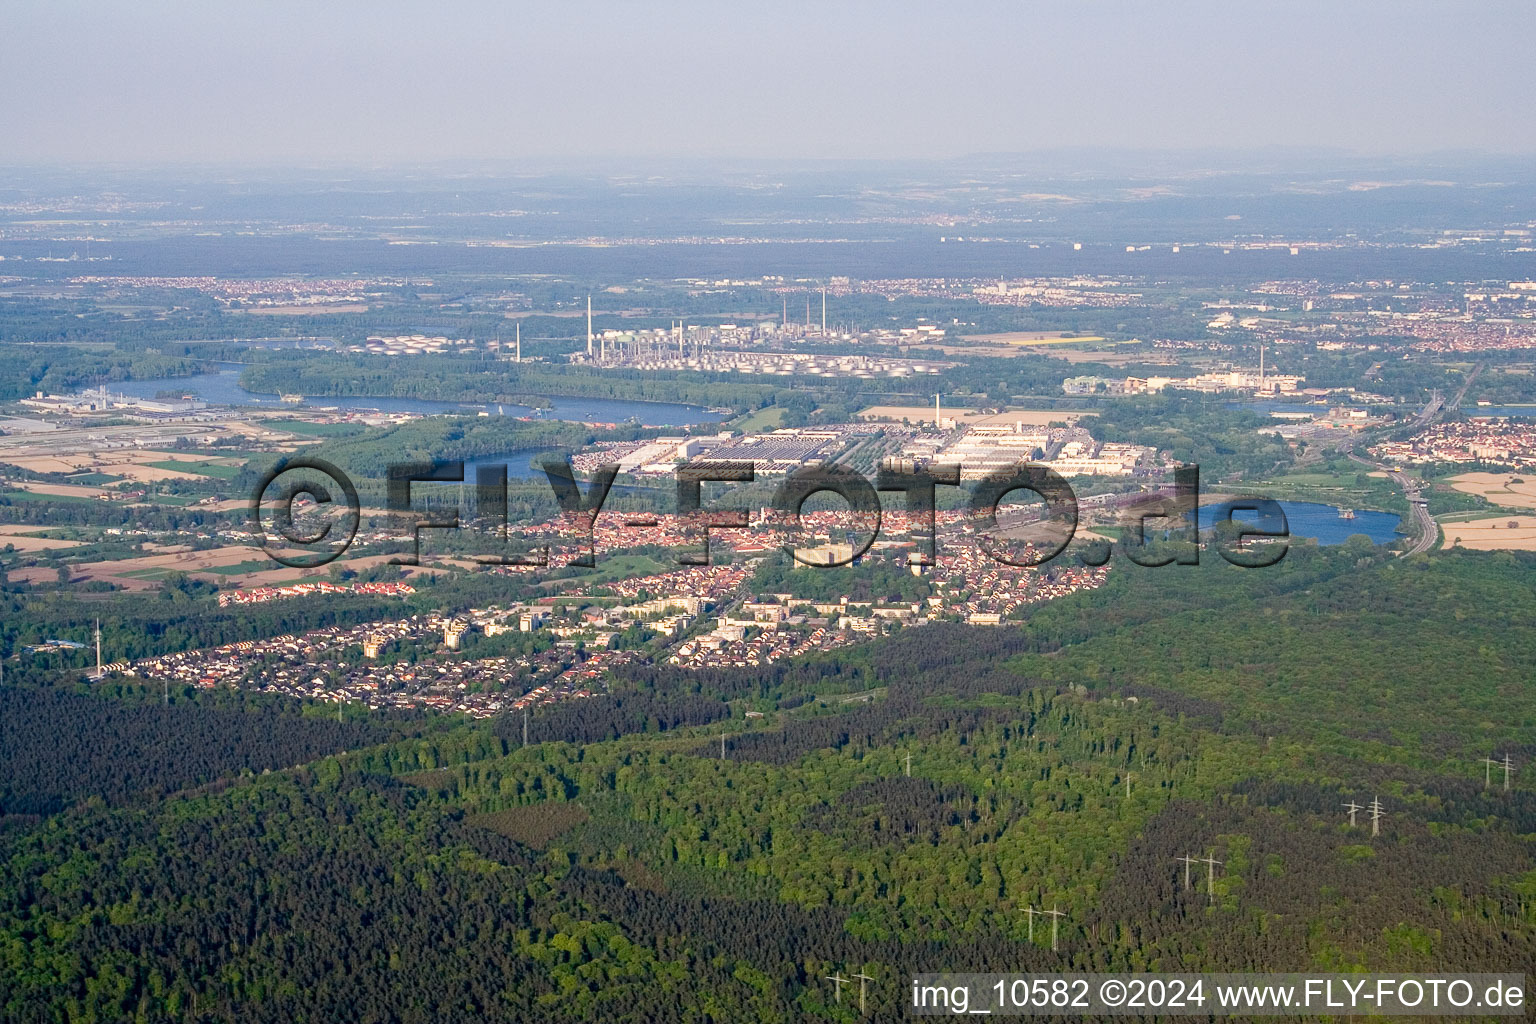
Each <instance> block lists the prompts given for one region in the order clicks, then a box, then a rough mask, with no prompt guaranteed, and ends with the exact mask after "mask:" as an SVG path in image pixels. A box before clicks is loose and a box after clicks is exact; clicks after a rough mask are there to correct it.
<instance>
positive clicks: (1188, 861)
mask: <svg viewBox="0 0 1536 1024" xmlns="http://www.w3.org/2000/svg"><path fill="white" fill-rule="evenodd" d="M1173 859H1174V860H1181V861H1183V862H1184V888H1186V889H1188V888H1189V868H1190V865H1192V864H1198V863H1200V858H1199V857H1191V856H1190V855H1189V854H1187V853H1186V854H1185V855H1184V856H1182V857H1175V858H1173Z"/></svg>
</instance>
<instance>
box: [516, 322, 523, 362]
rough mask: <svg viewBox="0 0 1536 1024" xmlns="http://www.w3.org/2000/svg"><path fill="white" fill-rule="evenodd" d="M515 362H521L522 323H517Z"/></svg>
mask: <svg viewBox="0 0 1536 1024" xmlns="http://www.w3.org/2000/svg"><path fill="white" fill-rule="evenodd" d="M517 361H518V362H522V361H523V322H522V321H521V320H519V321H518V322H517Z"/></svg>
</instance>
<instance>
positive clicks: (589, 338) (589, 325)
mask: <svg viewBox="0 0 1536 1024" xmlns="http://www.w3.org/2000/svg"><path fill="white" fill-rule="evenodd" d="M587 358H588V359H591V358H592V296H590V295H588V296H587Z"/></svg>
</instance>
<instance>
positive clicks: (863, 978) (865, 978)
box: [854, 972, 875, 1013]
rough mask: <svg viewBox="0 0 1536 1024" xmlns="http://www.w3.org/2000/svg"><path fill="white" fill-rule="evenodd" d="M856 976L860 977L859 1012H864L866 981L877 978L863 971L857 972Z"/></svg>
mask: <svg viewBox="0 0 1536 1024" xmlns="http://www.w3.org/2000/svg"><path fill="white" fill-rule="evenodd" d="M854 977H855V978H858V979H859V1012H860V1013H863V1012H864V983H865V982H869V981H874V980H875V979H874V978H871V977H870V976H869V975H867V974H864V973H862V972H861V973H859V974H855V975H854Z"/></svg>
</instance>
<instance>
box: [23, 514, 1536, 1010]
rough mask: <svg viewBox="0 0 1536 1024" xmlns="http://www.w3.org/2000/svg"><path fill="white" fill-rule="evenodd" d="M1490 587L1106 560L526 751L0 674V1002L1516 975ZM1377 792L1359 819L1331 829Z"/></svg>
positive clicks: (774, 1003)
mask: <svg viewBox="0 0 1536 1024" xmlns="http://www.w3.org/2000/svg"><path fill="white" fill-rule="evenodd" d="M1533 584H1536V559H1533V558H1531V557H1529V556H1521V555H1503V554H1475V553H1466V552H1444V553H1441V554H1439V555H1437V556H1436V557H1435V558H1434V559H1433V560H1428V559H1424V558H1417V559H1395V558H1393V557H1392V556H1391V555H1390V554H1388V553H1386V552H1385V551H1383V550H1381V549H1376V548H1372V547H1370V546H1368V545H1365V546H1362V545H1355V544H1346V545H1342V546H1340V547H1338V548H1334V549H1317V548H1298V549H1296V550H1294V551H1293V552H1292V553H1291V554H1290V556H1289V557H1288V558H1287V559H1286V560H1285V562H1283V563H1281V565H1280V566H1276V567H1273V568H1271V569H1267V570H1264V571H1245V570H1239V569H1235V568H1232V567H1228V566H1225V565H1221V564H1219V563H1218V564H1205V565H1201V566H1199V567H1180V566H1171V567H1165V568H1161V569H1140V568H1137V567H1134V566H1127V567H1124V568H1122V569H1117V570H1116V571H1115V572H1113V573H1112V574H1111V579H1110V582H1109V583H1108V584H1107V585H1106V586H1105V587H1103V588H1100V589H1098V590H1094V591H1087V592H1084V593H1080V594H1077V595H1075V596H1073V597H1070V598H1066V599H1063V600H1060V601H1057V602H1053V603H1051V604H1049V605H1046V606H1042V607H1041V608H1039V609H1037V610H1036V611H1035V612H1033V613H1032V615H1031V617H1030V618H1029V619H1028V620H1026V621H1025V622H1024V623H1023V624H1022V625H1016V626H1008V627H992V628H988V627H967V626H961V625H935V626H929V627H922V628H918V629H910V630H904V631H902V632H900V633H898V634H896V635H894V636H891V637H888V638H885V639H881V640H877V641H873V642H870V643H867V644H864V645H861V646H854V647H850V648H846V649H842V650H839V651H835V652H830V653H823V654H819V655H815V656H812V657H809V658H806V659H801V660H796V661H791V662H785V663H777V664H774V665H772V666H767V667H762V668H747V669H739V670H729V671H727V670H719V671H702V672H688V671H684V670H682V669H674V668H669V667H664V666H657V667H645V668H638V667H629V668H620V669H618V670H616V671H615V673H614V675H613V677H612V678H611V680H610V687H611V690H612V693H611V694H610V695H608V696H604V697H598V698H594V699H592V700H590V701H584V702H576V703H571V704H564V705H557V706H554V707H553V708H551V709H549V710H547V711H546V712H544V713H541V714H538V715H535V716H534V717H533V719H532V721H531V723H530V729H529V738H530V742H529V744H528V745H527V746H526V747H525V746H523V744H522V723H521V719H520V718H518V719H515V720H514V719H513V718H511V717H508V718H504V719H490V720H486V721H481V722H472V721H470V720H467V719H466V720H458V719H455V718H453V717H451V716H436V717H433V718H430V719H429V718H425V717H423V718H419V719H413V718H411V717H410V716H397V717H396V718H392V719H378V718H376V719H373V720H369V719H367V718H359V717H356V716H354V717H348V718H344V719H343V720H342V721H339V722H338V721H337V720H336V717H335V715H334V714H332V713H328V712H327V711H326V709H325V708H324V706H316V707H309V706H305V705H300V704H298V703H296V702H289V703H272V702H269V701H267V700H254V699H250V700H248V699H244V698H238V699H237V698H236V697H234V696H232V695H224V696H222V697H221V696H218V695H209V694H197V695H191V694H178V695H176V698H175V699H174V700H172V701H170V702H169V703H166V702H165V700H164V699H163V695H162V694H159V693H153V692H143V691H138V690H134V689H132V688H123V689H120V690H118V691H115V692H113V691H108V690H106V689H104V688H97V689H94V690H92V689H89V688H84V687H79V686H77V685H76V684H74V683H71V682H65V681H62V680H59V681H57V682H56V683H55V684H54V685H51V686H50V685H45V684H43V683H38V682H36V681H33V683H32V684H31V685H28V686H25V687H21V686H13V687H10V688H5V689H0V810H3V812H4V813H3V816H0V863H3V866H4V870H3V872H0V1018H3V1019H4V1020H6V1021H17V1022H33V1021H37V1022H43V1021H47V1022H64V1021H68V1022H77V1021H78V1022H90V1021H99V1022H109V1021H144V1022H151V1021H197V1022H210V1024H211V1022H222V1021H229V1022H259V1021H272V1022H279V1021H280V1022H315V1024H319V1022H330V1021H342V1020H345V1021H358V1022H375V1021H378V1022H383V1021H422V1022H426V1021H457V1020H465V1021H467V1020H485V1021H551V1022H558V1021H571V1022H575V1021H613V1022H663V1021H699V1022H704V1021H714V1022H727V1021H730V1022H735V1021H747V1020H752V1021H800V1020H829V1021H836V1020H844V1021H851V1020H856V1019H860V1018H859V1015H858V1013H857V1009H856V1005H855V1004H853V1003H851V1002H850V1001H849V1000H847V999H846V998H845V999H844V1001H843V1002H842V1003H840V1004H839V1003H836V1002H834V1000H833V993H832V988H831V986H830V985H828V984H827V982H826V981H825V980H824V979H825V978H826V977H827V976H828V975H832V974H841V975H844V976H846V975H851V974H853V973H854V972H861V973H863V974H865V975H867V976H869V977H871V978H873V979H875V980H874V981H873V982H872V983H871V985H870V990H869V1009H868V1013H867V1014H866V1017H868V1018H870V1019H897V1018H898V1017H900V1016H902V1015H903V1014H904V1011H903V1010H902V996H903V992H904V986H905V984H906V980H905V979H906V978H907V977H908V976H909V975H911V974H913V973H916V972H920V971H938V970H945V969H953V970H959V971H1013V972H1022V971H1032V970H1033V971H1048V972H1063V971H1115V970H1207V971H1279V970H1296V971H1304V970H1313V971H1356V970H1361V971H1418V972H1430V971H1484V972H1495V971H1509V972H1521V971H1524V970H1525V969H1526V968H1527V967H1528V966H1529V965H1530V964H1531V963H1532V962H1536V857H1533V852H1536V785H1533V784H1532V782H1531V781H1530V778H1531V772H1530V769H1529V767H1528V765H1529V762H1530V761H1531V760H1532V759H1533V755H1536V701H1533V699H1532V693H1533V689H1532V687H1533V679H1536V641H1532V639H1531V636H1530V633H1529V630H1528V629H1522V628H1518V624H1520V623H1529V622H1531V621H1536V587H1533ZM748 711H752V712H754V715H753V716H752V717H747V715H746V712H748ZM1505 753H1509V754H1510V755H1511V756H1512V757H1513V759H1514V761H1515V762H1516V763H1517V764H1519V765H1523V766H1526V767H1525V768H1523V769H1522V770H1521V771H1517V772H1516V774H1515V777H1514V778H1513V780H1512V784H1511V788H1510V790H1509V791H1507V792H1506V791H1504V790H1503V789H1502V779H1500V778H1499V777H1498V773H1495V777H1494V779H1493V784H1492V785H1489V786H1485V784H1484V778H1485V776H1484V765H1483V763H1482V761H1481V759H1482V758H1484V757H1488V756H1493V757H1502V756H1503V755H1504V754H1505ZM1376 798H1379V799H1380V801H1381V806H1382V807H1383V809H1384V815H1383V817H1382V819H1381V821H1380V825H1379V834H1375V835H1373V834H1372V829H1371V827H1370V823H1369V821H1368V819H1367V816H1366V815H1365V814H1363V813H1362V814H1361V815H1360V816H1359V817H1358V819H1357V822H1356V824H1354V825H1353V826H1352V825H1351V824H1350V820H1349V812H1348V810H1347V808H1346V806H1345V805H1346V804H1349V803H1354V804H1357V805H1367V804H1369V803H1370V801H1371V800H1372V799H1376ZM1207 857H1209V858H1211V859H1212V860H1214V861H1216V862H1218V863H1219V865H1220V866H1219V867H1214V866H1212V867H1207V864H1206V863H1205V862H1204V861H1200V860H1197V861H1196V867H1195V870H1194V872H1193V874H1192V875H1191V876H1190V877H1189V882H1188V884H1186V875H1185V871H1186V862H1181V860H1180V858H1207ZM1053 905H1054V906H1056V907H1059V908H1061V909H1062V910H1063V911H1064V912H1065V915H1066V916H1065V917H1063V918H1060V919H1059V920H1060V941H1059V947H1058V949H1057V950H1056V951H1055V952H1053V951H1052V950H1051V948H1050V942H1049V938H1048V936H1047V935H1046V928H1045V926H1043V925H1041V924H1040V923H1039V922H1037V923H1036V926H1035V935H1034V938H1033V941H1032V940H1031V938H1030V928H1029V923H1028V922H1029V917H1028V916H1027V914H1026V910H1027V908H1042V907H1050V906H1053Z"/></svg>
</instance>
